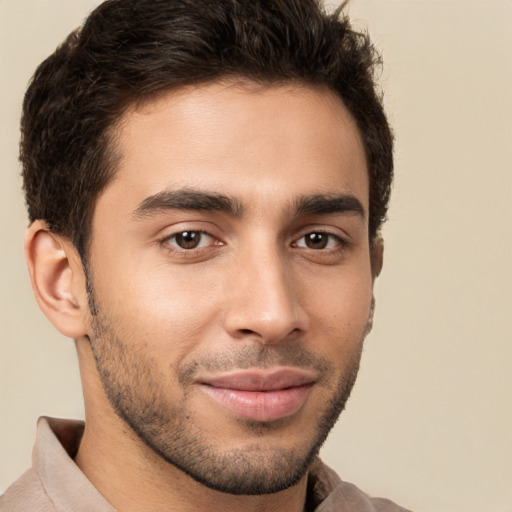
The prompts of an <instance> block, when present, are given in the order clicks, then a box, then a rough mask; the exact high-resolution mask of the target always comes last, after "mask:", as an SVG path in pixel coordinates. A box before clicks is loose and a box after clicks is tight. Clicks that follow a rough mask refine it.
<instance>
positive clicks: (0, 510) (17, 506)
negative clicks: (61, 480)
mask: <svg viewBox="0 0 512 512" xmlns="http://www.w3.org/2000/svg"><path fill="white" fill-rule="evenodd" d="M27 510H34V511H35V510H37V512H54V511H55V507H54V505H53V503H52V501H51V500H50V498H49V497H48V495H47V494H46V492H45V490H44V487H43V485H42V483H41V480H40V479H39V477H38V476H37V473H36V472H35V471H34V470H33V469H29V470H28V471H27V472H26V473H24V474H23V475H22V476H21V477H20V478H19V479H18V480H16V481H15V482H14V483H13V484H12V485H11V486H10V487H9V488H8V489H7V491H6V492H5V494H4V495H3V496H0V512H27Z"/></svg>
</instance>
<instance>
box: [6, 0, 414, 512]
mask: <svg viewBox="0 0 512 512" xmlns="http://www.w3.org/2000/svg"><path fill="white" fill-rule="evenodd" d="M377 62H378V58H377V56H376V54H375V52H374V50H373V48H372V46H371V43H370V41H369V40H368V38H367V37H366V36H364V35H362V34H358V33H356V32H354V31H353V30H352V29H351V27H350V25H349V23H348V20H347V19H346V18H345V17H344V16H343V14H342V13H341V12H337V13H335V14H334V15H331V16H328V15H326V14H325V13H324V12H323V10H322V9H321V7H320V6H319V4H318V3H317V2H315V1H314V0H286V1H285V0H276V1H273V2H268V1H265V0H258V1H254V0H252V1H250V2H249V1H246V0H214V1H212V0H109V1H107V2H105V3H103V4H102V5H100V6H99V7H98V8H97V9H96V10H95V11H94V12H93V13H92V14H91V15H90V17H89V18H88V19H87V21H86V22H85V24H84V26H83V27H82V28H81V29H80V30H78V31H76V32H75V33H73V34H71V35H70V36H69V37H68V39H67V40H66V41H65V42H64V43H63V45H62V46H61V47H59V48H58V49H57V51H56V52H55V53H54V54H53V55H52V56H50V57H49V58H48V59H47V60H46V61H45V62H43V64H42V65H41V66H40V67H39V69H38V70H37V71H36V74H35V76H34V79H33V81H32V83H31V85H30V87H29V90H28V91H27V95H26V97H25V103H24V112H23V120H22V143H21V161H22V163H23V177H24V187H25V193H26V199H27V205H28V210H29V217H30V220H31V225H30V227H29V229H28V232H27V235H26V258H27V262H28V267H29V272H30V276H31V281H32V285H33V289H34V293H35V296H36V299H37V301H38V303H39V305H40V307H41V308H42V310H43V312H44V313H45V314H46V315H47V317H48V318H49V319H50V321H51V322H52V323H53V325H54V326H55V327H56V328H57V329H58V330H59V331H60V332H61V333H63V334H64V335H66V336H68V337H70V338H73V339H75V340H76V346H77V352H78V359H79V364H80V371H81V376H82V383H83V391H84V400H85V412H86V421H85V425H84V424H82V423H79V422H73V421H62V420H54V419H48V418H42V419H41V420H40V422H39V425H38V439H37V443H36V447H35V449H34V464H33V467H32V468H31V469H30V470H29V471H28V472H27V473H26V474H25V475H24V476H23V477H22V478H21V479H20V480H18V481H17V482H16V483H15V484H13V486H12V487H11V488H10V489H9V490H8V491H7V492H6V494H5V495H4V497H3V498H2V500H1V501H0V510H2V511H4V510H5V511H17V510H38V511H50V510H51V511H53V510H58V511H61V510H62V511H63V510H87V511H90V510H94V511H113V510H117V511H120V512H123V511H160V510H162V511H163V510H165V511H169V510H171V511H172V510H176V511H178V510H179V511H189V510H190V511H192V510H194V511H202V510H208V511H221V510H222V511H225V510H240V511H253V510H264V511H273V510H279V511H290V512H295V511H303V510H307V511H310V510H316V511H324V512H325V511H333V510H354V511H374V510H379V511H384V510H386V511H395V510H396V511H398V510H404V509H402V508H400V507H398V506H396V505H394V504H393V503H392V502H390V501H388V500H385V499H373V498H370V497H368V496H367V495H366V494H364V493H363V492H361V491H359V490H358V489H357V488H356V487H354V486H352V485H351V484H348V483H345V482H342V481H341V480H340V479H339V478H338V477H337V476H336V475H335V474H334V473H333V472H332V471H331V470H330V469H328V468H327V467H326V466H324V465H323V464H322V463H321V462H320V461H319V460H318V458H317V454H318V451H319V448H320V446H321V445H322V443H323V441H324V440H325V438H326V437H327V435H328V433H329V431H330V429H331V428H332V426H333V425H334V423H335V422H336V420H337V418H338V416H339V414H340V412H341V411H342V410H343V408H344V405H345V402H346V400H347V399H348V397H349V394H350V391H351V389H352V386H353V384H354V381H355V378H356V374H357V370H358V366H359V360H360V356H361V350H362V344H363V340H364V338H365V336H366V334H367V333H368V332H369V330H370V329H371V323H372V315H373V305H374V300H373V293H372V288H373V283H374V280H375V278H376V276H377V275H378V274H379V272H380V269H381V266H382V251H383V247H382V242H381V239H380V236H379V229H380V227H381V224H382V222H383V220H384V218H385V215H386V210H387V204H388V199H389V193H390V185H391V181H392V137H391V133H390V129H389V126H388V124H387V121H386V118H385V115H384V112H383V109H382V105H381V103H380V100H379V97H378V95H377V94H376V92H375V84H374V81H373V76H374V75H373V73H374V69H373V68H374V65H375V64H376V63H377Z"/></svg>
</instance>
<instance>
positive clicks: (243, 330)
mask: <svg viewBox="0 0 512 512" xmlns="http://www.w3.org/2000/svg"><path fill="white" fill-rule="evenodd" d="M240 332H241V333H242V334H255V332H254V331H251V329H240Z"/></svg>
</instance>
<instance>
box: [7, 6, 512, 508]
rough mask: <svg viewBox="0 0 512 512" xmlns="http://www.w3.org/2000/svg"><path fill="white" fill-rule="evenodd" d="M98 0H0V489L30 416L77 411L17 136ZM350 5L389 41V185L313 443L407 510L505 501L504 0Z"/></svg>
mask: <svg viewBox="0 0 512 512" xmlns="http://www.w3.org/2000/svg"><path fill="white" fill-rule="evenodd" d="M98 3H99V2H97V1H93V0H0V52H1V53H0V66H1V68H0V77H1V79H0V87H1V90H0V112H1V115H0V183H1V185H0V194H1V196H0V208H1V210H0V215H1V241H2V248H1V264H0V270H1V276H0V277H1V282H0V286H1V290H0V315H1V316H0V328H1V345H0V407H1V410H0V437H1V439H0V492H1V491H2V490H5V488H6V487H7V485H8V484H9V483H10V482H11V481H12V480H13V479H15V478H16V477H17V476H18V475H19V474H20V473H21V472H22V471H23V470H24V469H26V468H27V466H28V465H29V461H30V451H31V446H32V443H33V439H34V433H35V421H36V418H37V417H38V416H39V415H41V414H47V415H55V416H74V417H80V416H81V415H82V405H81V392H80V385H79V378H78V370H77V365H76V357H75V354H74V348H73V343H72V341H70V340H66V339H64V338H62V337H61V336H60V335H58V334H57V333H56V332H55V331H54V329H53V328H52V327H51V326H50V324H49V323H48V322H47V321H46V319H45V318H44V317H43V315H42V314H41V313H40V312H39V310H38V309H37V306H36V304H35V301H34V300H33V298H32V294H31V290H30V287H29V282H28V278H27V276H26V271H25V265H24V262H23V259H22V258H23V256H22V243H23V231H24V228H25V226H26V222H27V221H26V217H25V212H24V206H23V199H22V194H21V191H20V180H19V177H18V174H19V166H18V163H17V142H18V119H19V112H20V104H21V100H22V95H23V92H24V89H25V87H26V84H27V81H28V79H29V77H30V76H31V74H32V72H33V71H34V69H35V66H36V65H37V64H38V63H39V62H40V61H41V60H42V59H43V58H44V57H45V56H47V55H48V54H49V53H50V52H51V51H53V49H54V48H55V46H56V44H57V43H58V42H59V41H61V40H62V39H63V38H64V36H65V35H66V34H67V33H68V32H69V31H70V30H71V29H72V28H74V27H75V26H76V25H78V24H79V23H80V22H81V20H82V19H83V18H84V16H85V15H86V13H87V12H88V11H89V10H90V9H91V8H92V7H94V6H95V5H96V4H98ZM350 10H351V12H352V16H353V19H354V21H355V22H356V24H357V25H358V26H360V27H368V29H369V31H370V33H371V34H372V35H373V36H374V39H375V42H376V44H377V46H378V47H379V48H380V49H381V50H382V52H383V54H384V59H385V69H384V73H383V76H382V80H381V82H382V85H383V87H384V89H385V93H386V95H385V98H386V105H387V110H388V112H389V115H390V119H391V122H392V124H393V126H394V129H395V132H396V139H397V146H396V186H395V192H394V197H393V203H392V204H393V206H392V209H391V211H390V220H389V222H388V224H387V226H386V228H385V231H384V235H385V239H386V244H387V246H386V261H385V267H384V272H383V275H382V276H381V278H380V279H379V282H378V283H377V290H376V294H377V311H376V318H375V327H374V331H373V333H372V334H371V335H370V336H369V338H368V339H367V344H366V348H365V353H364V357H363V363H362V370H361V373H360V377H359V380H358V383H357V384H356V388H355V390H354V393H353V397H352V398H351V400H350V402H349V404H348V409H347V411H345V412H344V413H343V415H342V419H341V421H340V422H339V423H338V425H337V427H336V428H335V431H334V432H333V434H332V435H331V437H330V439H329V441H328V443H327V445H326V446H325V448H324V449H323V456H324V458H325V459H326V460H327V461H328V462H329V463H330V464H331V465H332V466H334V467H335V468H336V469H337V470H338V471H339V473H340V474H341V475H342V477H343V478H344V479H346V480H349V481H353V482H355V483H357V485H359V486H360V487H361V488H362V489H364V490H366V491H367V492H369V493H371V494H375V495H385V496H387V497H390V498H392V499H394V500H395V501H397V502H398V503H400V504H403V505H404V506H407V507H410V508H412V509H414V510H418V511H419V510H423V511H434V512H455V511H464V512H471V511H474V512H477V511H478V512H490V511H496V512H511V511H512V372H511V370H510V366H511V363H512V322H511V316H512V300H511V298H510V297H511V293H512V279H511V270H510V267H511V265H512V241H511V238H512V237H511V235H512V215H511V212H510V197H511V194H512V71H511V70H512V57H511V54H512V2H511V1H510V0H501V1H484V0H480V1H471V0H442V1H436V0H352V4H351V9H350Z"/></svg>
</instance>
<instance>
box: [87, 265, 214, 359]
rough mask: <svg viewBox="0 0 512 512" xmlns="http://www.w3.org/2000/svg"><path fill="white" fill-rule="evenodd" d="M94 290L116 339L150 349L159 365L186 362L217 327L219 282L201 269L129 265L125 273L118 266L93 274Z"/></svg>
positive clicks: (121, 266)
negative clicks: (119, 338) (178, 360)
mask: <svg viewBox="0 0 512 512" xmlns="http://www.w3.org/2000/svg"><path fill="white" fill-rule="evenodd" d="M124 268H129V269H130V270H129V271H123V270H124ZM94 286H95V292H96V295H97V298H98V302H99V306H100V308H101V311H102V314H103V315H105V316H108V317H109V318H110V319H111V321H112V322H113V323H114V324H115V325H116V328H117V331H118V333H119V335H120V336H122V337H124V338H125V339H130V342H131V343H134V344H136V345H141V344H148V343H149V344H151V350H152V352H153V355H154V356H155V357H156V358H159V357H161V358H163V359H162V360H166V361H170V356H171V355H172V359H173V361H176V360H177V359H180V358H182V357H184V356H185V354H187V353H189V352H190V350H191V348H193V346H194V345H196V344H198V342H199V341H200V340H201V339H204V338H205V337H206V336H207V331H208V329H211V328H212V326H214V325H216V319H215V316H216V314H217V311H218V309H219V300H220V298H219V284H218V279H212V278H211V277H209V276H208V275H207V274H206V273H205V272H202V271H201V269H197V268H196V269H192V268H191V267H186V268H185V266H180V267H177V268H176V267H175V268H172V267H171V268H170V267H169V266H168V265H165V264H160V263H159V264H157V265H153V266H148V265H145V266H144V267H143V266H142V264H141V265H137V264H134V263H133V261H132V262H130V265H129V267H128V265H126V267H125V266H124V265H123V262H122V261H120V262H119V264H118V265H116V266H115V267H110V268H108V267H107V266H105V267H104V269H103V271H98V272H95V275H94ZM171 349H172V350H171Z"/></svg>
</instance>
